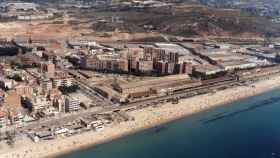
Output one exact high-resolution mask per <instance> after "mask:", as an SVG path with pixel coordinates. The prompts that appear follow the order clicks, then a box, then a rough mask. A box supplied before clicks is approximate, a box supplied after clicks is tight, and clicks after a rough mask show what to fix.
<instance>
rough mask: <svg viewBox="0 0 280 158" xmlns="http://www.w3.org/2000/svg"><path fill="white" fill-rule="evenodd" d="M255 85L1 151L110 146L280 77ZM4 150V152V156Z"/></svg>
mask: <svg viewBox="0 0 280 158" xmlns="http://www.w3.org/2000/svg"><path fill="white" fill-rule="evenodd" d="M253 85H255V88H253V87H251V86H249V87H248V86H238V87H234V88H229V89H226V90H222V91H217V92H216V93H214V94H203V95H199V96H194V97H191V98H187V99H182V100H180V102H179V104H171V103H166V104H163V105H160V106H158V107H147V108H144V109H139V110H135V111H131V112H128V114H129V115H131V116H134V117H135V121H129V122H123V123H120V124H116V125H113V126H110V127H106V128H105V129H104V130H103V131H99V132H92V131H90V132H86V133H82V134H79V135H75V136H72V137H68V138H57V139H54V140H50V141H42V142H39V143H33V142H31V140H19V142H17V143H16V144H15V148H17V149H14V148H7V147H6V148H5V147H4V149H2V145H1V146H0V157H3V158H14V157H17V158H31V157H32V158H41V157H56V156H61V155H64V154H68V153H71V152H75V151H77V150H83V149H87V148H90V147H94V146H96V145H99V144H103V143H108V142H110V141H113V140H116V139H119V138H122V137H124V136H128V135H131V134H134V133H137V132H140V131H143V130H145V129H148V128H153V127H155V126H158V125H162V124H166V123H170V122H173V121H175V120H178V119H182V118H184V117H188V116H191V115H192V114H195V113H199V112H204V111H207V110H210V109H213V108H215V107H219V106H225V105H227V104H228V103H231V102H234V101H237V100H240V99H244V98H247V97H251V96H254V95H258V94H261V93H264V92H267V91H270V90H273V89H276V88H278V87H279V85H280V76H277V77H271V78H270V79H269V80H263V81H259V82H256V83H254V84H253ZM174 106H176V107H174ZM1 150H3V151H2V152H1ZM33 150H34V151H33Z"/></svg>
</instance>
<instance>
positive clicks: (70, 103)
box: [65, 96, 80, 112]
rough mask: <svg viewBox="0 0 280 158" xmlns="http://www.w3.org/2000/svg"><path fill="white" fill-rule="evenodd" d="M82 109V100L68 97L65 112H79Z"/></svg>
mask: <svg viewBox="0 0 280 158" xmlns="http://www.w3.org/2000/svg"><path fill="white" fill-rule="evenodd" d="M79 109H80V100H79V99H76V98H73V97H69V96H68V97H66V99H65V112H73V111H78V110H79Z"/></svg>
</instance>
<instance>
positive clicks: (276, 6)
mask: <svg viewBox="0 0 280 158" xmlns="http://www.w3.org/2000/svg"><path fill="white" fill-rule="evenodd" d="M197 1H198V2H200V3H201V4H204V5H207V6H211V7H217V8H237V9H241V10H244V11H247V12H249V13H252V14H255V15H260V16H267V17H278V16H280V1H279V0H197Z"/></svg>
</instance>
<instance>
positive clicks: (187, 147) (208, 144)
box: [57, 89, 280, 158]
mask: <svg viewBox="0 0 280 158" xmlns="http://www.w3.org/2000/svg"><path fill="white" fill-rule="evenodd" d="M186 106H188V105H186ZM173 157H174V158H181V157H182V158H280V89H277V90H273V91H271V92H268V93H264V94H261V95H258V96H254V97H250V98H247V99H243V100H240V101H237V102H234V103H232V104H230V105H229V106H223V107H219V108H216V109H213V110H209V111H207V112H203V113H198V114H194V115H193V116H189V117H186V118H183V119H180V120H177V121H174V122H171V123H168V124H164V125H161V126H157V127H154V128H151V129H147V130H144V131H141V132H138V133H135V134H132V135H129V136H126V137H124V138H121V139H118V140H115V141H112V142H109V143H105V144H101V145H98V146H93V147H89V148H88V149H83V150H79V151H75V152H73V153H69V154H66V155H62V156H59V157H57V158H173Z"/></svg>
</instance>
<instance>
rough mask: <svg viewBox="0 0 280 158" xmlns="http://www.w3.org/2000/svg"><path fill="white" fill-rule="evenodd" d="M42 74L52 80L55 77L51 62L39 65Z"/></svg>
mask: <svg viewBox="0 0 280 158" xmlns="http://www.w3.org/2000/svg"><path fill="white" fill-rule="evenodd" d="M41 69H42V72H43V73H45V74H47V75H48V77H50V78H54V76H55V65H54V64H53V63H51V62H47V63H43V64H42V65H41Z"/></svg>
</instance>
